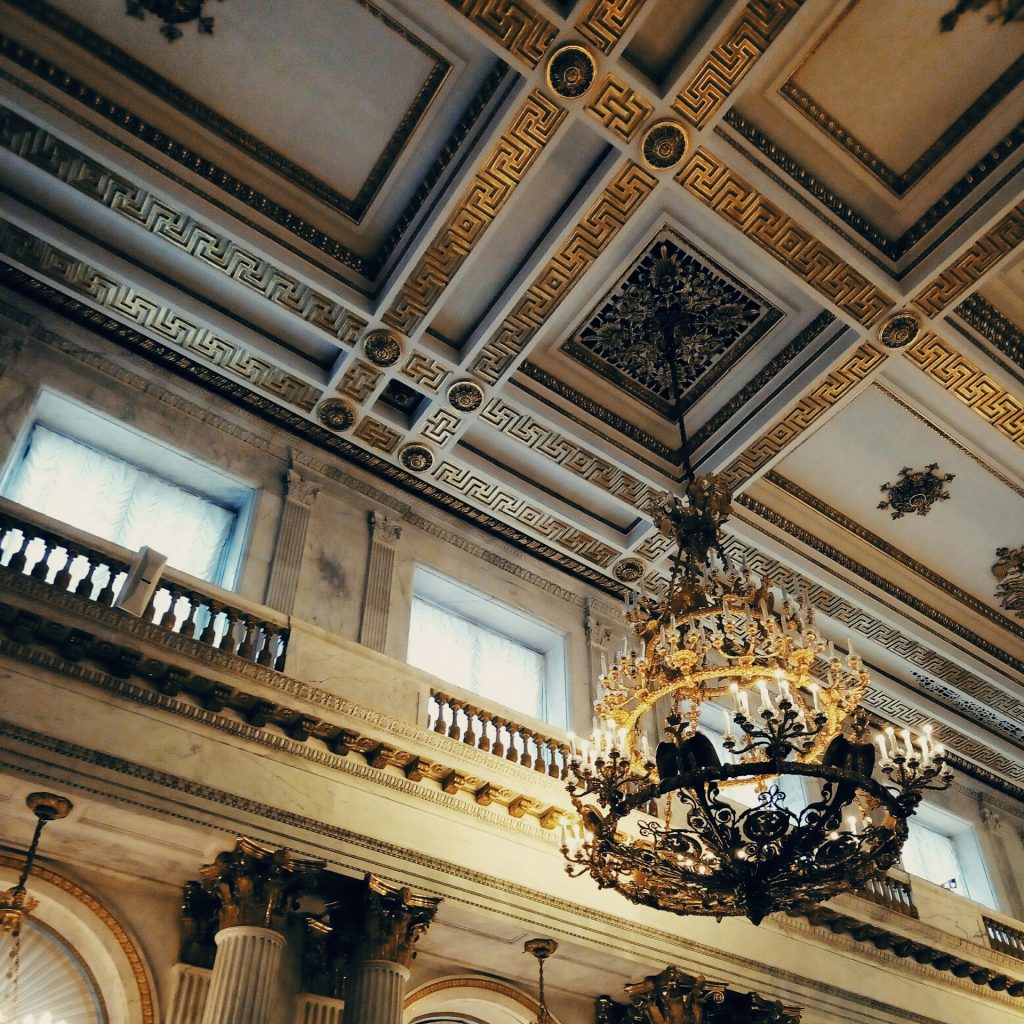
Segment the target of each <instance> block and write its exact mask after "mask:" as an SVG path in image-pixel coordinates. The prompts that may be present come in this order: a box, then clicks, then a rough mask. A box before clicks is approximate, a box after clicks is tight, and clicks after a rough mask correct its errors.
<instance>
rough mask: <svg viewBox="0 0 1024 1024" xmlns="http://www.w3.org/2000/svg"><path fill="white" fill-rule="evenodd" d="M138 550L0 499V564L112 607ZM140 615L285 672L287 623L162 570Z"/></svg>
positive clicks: (192, 579)
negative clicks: (135, 550)
mask: <svg viewBox="0 0 1024 1024" xmlns="http://www.w3.org/2000/svg"><path fill="white" fill-rule="evenodd" d="M134 557H135V552H133V551H131V550H129V549H128V548H122V547H120V546H119V545H117V544H110V543H109V542H107V541H104V540H103V539H101V538H99V537H93V536H90V535H89V534H86V533H83V532H81V531H80V530H76V529H75V528H74V527H71V526H67V525H66V524H64V523H59V522H57V521H56V520H54V519H50V518H49V517H48V516H43V515H40V514H39V513H37V512H33V511H31V510H30V509H27V508H25V507H24V506H22V505H17V504H15V503H14V502H12V501H7V500H6V499H3V498H0V566H2V567H5V568H6V569H8V570H9V571H12V572H17V573H22V574H23V575H26V576H29V577H31V578H32V579H36V580H39V581H40V582H41V583H45V584H47V585H49V586H51V587H54V588H56V589H57V590H63V591H67V592H68V593H71V594H77V595H78V596H80V597H84V598H86V599H87V600H89V601H94V602H96V603H97V604H100V605H104V606H107V607H109V606H110V605H111V604H112V603H113V602H114V601H116V599H117V596H118V594H119V593H120V590H121V587H122V586H123V585H124V581H125V579H126V577H127V574H128V569H129V567H130V565H131V562H132V559H133V558H134ZM144 617H145V618H147V619H149V620H150V621H151V622H153V624H154V625H157V626H160V627H162V628H163V629H167V630H170V631H171V632H172V633H177V634H180V635H184V636H189V637H191V638H192V639H193V640H196V641H198V642H199V643H201V644H205V645H206V646H208V647H213V648H216V649H218V650H223V651H228V652H229V653H231V654H235V655H237V656H238V657H240V658H245V659H246V660H248V661H252V662H255V663H256V664H259V665H266V666H267V667H269V668H274V669H277V670H278V671H283V670H284V663H285V656H286V653H287V649H288V624H287V619H286V618H285V617H284V616H282V615H277V614H276V613H274V612H273V611H271V610H270V609H269V608H264V607H262V606H260V605H256V604H252V603H250V602H247V601H244V600H243V599H241V598H239V597H238V595H237V594H232V593H230V592H228V591H226V590H222V589H221V588H220V587H217V586H214V585H213V584H212V583H207V582H205V581H204V580H199V579H196V578H195V577H193V576H189V575H188V574H187V573H183V572H178V571H177V570H176V569H173V568H171V567H169V566H168V567H166V568H165V569H164V571H163V573H162V575H161V578H160V580H159V582H158V585H157V587H156V589H155V590H154V592H153V596H152V598H151V600H150V602H149V606H148V607H147V609H146V611H145V614H144Z"/></svg>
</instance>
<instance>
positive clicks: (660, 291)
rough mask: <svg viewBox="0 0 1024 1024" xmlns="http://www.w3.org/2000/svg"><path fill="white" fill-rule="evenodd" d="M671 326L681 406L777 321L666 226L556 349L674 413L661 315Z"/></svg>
mask: <svg viewBox="0 0 1024 1024" xmlns="http://www.w3.org/2000/svg"><path fill="white" fill-rule="evenodd" d="M669 310H672V315H673V316H677V314H678V311H679V310H682V317H683V321H684V322H683V323H681V324H677V327H681V329H679V330H678V338H679V358H678V360H676V364H675V371H676V372H677V373H678V375H679V385H680V387H679V394H680V395H681V396H682V405H683V408H684V409H685V408H687V407H688V406H689V405H691V404H692V403H693V402H694V401H696V400H697V398H698V397H699V396H700V395H701V394H703V393H704V392H705V391H706V390H707V389H708V388H709V387H711V385H712V384H714V383H715V381H717V380H718V379H720V378H721V376H722V375H723V374H724V373H725V372H726V371H727V370H728V369H729V368H730V367H731V366H732V365H733V364H734V363H735V362H736V360H737V359H739V358H740V356H742V355H743V353H744V352H746V351H748V350H749V349H750V347H751V346H752V345H753V344H754V343H755V342H756V341H757V340H758V339H759V338H761V337H762V336H763V335H764V333H765V332H766V331H767V330H768V329H769V328H770V327H771V326H772V325H774V324H775V323H777V322H778V321H779V320H780V319H781V318H782V313H781V311H780V310H778V309H776V307H775V306H773V305H772V304H771V303H769V302H768V301H767V299H764V298H762V297H761V296H759V295H757V294H756V293H755V292H753V291H751V290H750V289H748V288H746V287H745V286H744V285H743V284H741V283H740V282H739V281H736V280H735V279H734V278H732V277H730V276H729V274H728V273H727V271H726V270H724V269H723V268H722V267H720V266H719V265H718V264H717V263H715V262H714V261H713V260H711V258H710V257H708V256H706V255H705V254H704V253H702V252H700V251H699V250H698V249H696V248H695V247H693V246H691V245H689V244H688V243H687V242H685V241H684V240H683V239H682V238H681V237H680V236H679V235H677V234H676V233H675V232H674V231H670V230H669V229H667V228H666V229H663V230H662V231H660V232H659V233H658V234H657V235H656V236H655V238H654V239H653V241H652V242H651V243H650V244H649V245H648V246H647V248H646V249H645V250H644V252H643V253H642V254H641V256H640V257H639V258H638V259H637V260H636V261H635V262H634V263H633V264H632V266H631V267H630V268H629V269H628V270H627V271H626V273H625V274H624V275H623V277H621V278H620V279H619V281H618V282H617V283H616V284H615V286H614V287H613V288H612V289H611V290H610V291H609V292H607V293H606V294H605V296H604V297H603V298H602V299H601V300H600V302H599V303H598V304H597V306H596V307H595V308H594V309H593V310H592V312H591V313H590V314H589V316H588V318H587V319H586V320H585V321H584V323H583V325H582V326H581V327H579V328H578V329H577V330H576V332H575V333H574V334H573V335H572V336H571V337H570V338H569V340H568V341H566V342H564V343H563V345H562V350H563V351H564V352H566V353H567V354H568V355H570V356H572V357H573V358H574V359H576V360H578V361H579V362H581V363H583V364H584V365H585V366H588V367H590V368H591V369H592V370H594V371H595V372H596V373H598V374H600V376H602V377H604V378H606V379H607V380H609V381H610V382H611V383H612V384H614V385H616V386H617V387H619V388H621V389H622V390H624V391H626V392H627V393H629V394H631V395H633V396H634V397H635V398H638V399H639V400H640V401H641V402H643V403H644V404H645V405H648V406H650V407H651V408H652V409H655V410H656V411H657V412H659V413H660V414H661V415H663V416H665V417H671V416H673V415H674V412H673V406H674V401H675V400H674V398H673V395H674V393H675V392H674V391H673V383H672V374H673V367H672V366H670V365H669V362H668V361H667V360H666V359H665V358H664V357H663V354H662V351H661V346H660V344H659V342H660V339H661V329H660V326H659V324H660V319H659V318H660V317H662V316H663V315H665V314H666V313H667V312H668V311H669Z"/></svg>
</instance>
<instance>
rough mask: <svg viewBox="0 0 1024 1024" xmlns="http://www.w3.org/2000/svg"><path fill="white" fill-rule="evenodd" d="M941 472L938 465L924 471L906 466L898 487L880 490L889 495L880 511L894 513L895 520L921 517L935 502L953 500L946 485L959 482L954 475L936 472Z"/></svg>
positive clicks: (883, 487) (901, 473) (897, 484)
mask: <svg viewBox="0 0 1024 1024" xmlns="http://www.w3.org/2000/svg"><path fill="white" fill-rule="evenodd" d="M938 468H939V464H938V463H937V462H933V463H932V464H931V465H930V466H925V468H924V469H911V468H910V467H909V466H904V467H903V468H902V469H901V470H900V475H899V479H898V480H897V481H896V483H894V484H890V483H885V484H882V486H881V487H880V488H879V490H880V491H881V492H882V493H883V494H885V495H886V500H885V501H880V502H879V503H878V507H879V508H880V509H892V517H893V519H902V518H903V517H904V516H905V515H910V514H911V513H914V514H915V515H919V516H926V515H928V513H929V511H930V510H931V507H932V505H934V504H935V502H937V501H948V500H949V492H948V491H947V490H946V484H947V483H949V481H950V480H953V479H955V476H954V474H953V473H943V474H941V475H940V474H939V473H937V472H936V470H937V469H938Z"/></svg>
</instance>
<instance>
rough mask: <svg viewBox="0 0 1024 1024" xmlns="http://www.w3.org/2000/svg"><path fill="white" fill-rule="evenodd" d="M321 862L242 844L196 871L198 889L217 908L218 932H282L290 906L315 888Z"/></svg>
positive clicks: (243, 841) (249, 841) (246, 841)
mask: <svg viewBox="0 0 1024 1024" xmlns="http://www.w3.org/2000/svg"><path fill="white" fill-rule="evenodd" d="M323 866H324V864H323V861H321V860H312V859H308V858H305V857H298V856H296V855H295V854H294V853H292V852H291V851H289V850H283V849H278V848H276V847H273V846H264V845H263V844H262V843H258V842H256V841H255V840H254V839H248V838H242V839H239V840H238V841H237V842H236V843H235V848H234V849H233V850H228V851H225V852H224V853H221V854H218V856H217V859H216V860H215V861H214V862H213V863H212V864H206V865H204V867H203V868H202V869H201V870H200V877H201V879H202V882H201V887H202V889H203V891H204V892H205V893H207V894H208V895H210V896H213V897H215V898H216V899H217V901H218V902H219V923H220V927H221V928H233V927H235V926H237V925H247V926H250V927H255V928H272V929H273V930H274V931H279V932H280V931H283V930H284V927H285V923H286V919H287V914H288V910H289V905H290V903H291V902H292V901H293V900H294V899H295V898H296V897H298V896H299V895H301V894H302V893H304V892H307V891H309V890H310V889H312V888H314V887H315V885H316V883H317V881H318V880H319V877H320V873H321V870H322V869H323Z"/></svg>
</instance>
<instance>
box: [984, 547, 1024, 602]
mask: <svg viewBox="0 0 1024 1024" xmlns="http://www.w3.org/2000/svg"><path fill="white" fill-rule="evenodd" d="M996 559H997V561H996V564H995V565H993V566H992V575H993V576H995V578H996V579H997V580H998V586H997V587H996V593H995V596H996V600H997V601H998V602H999V607H1000V608H1002V609H1003V611H1007V612H1013V613H1014V615H1016V616H1017V618H1018V619H1024V547H1019V548H997V549H996Z"/></svg>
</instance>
